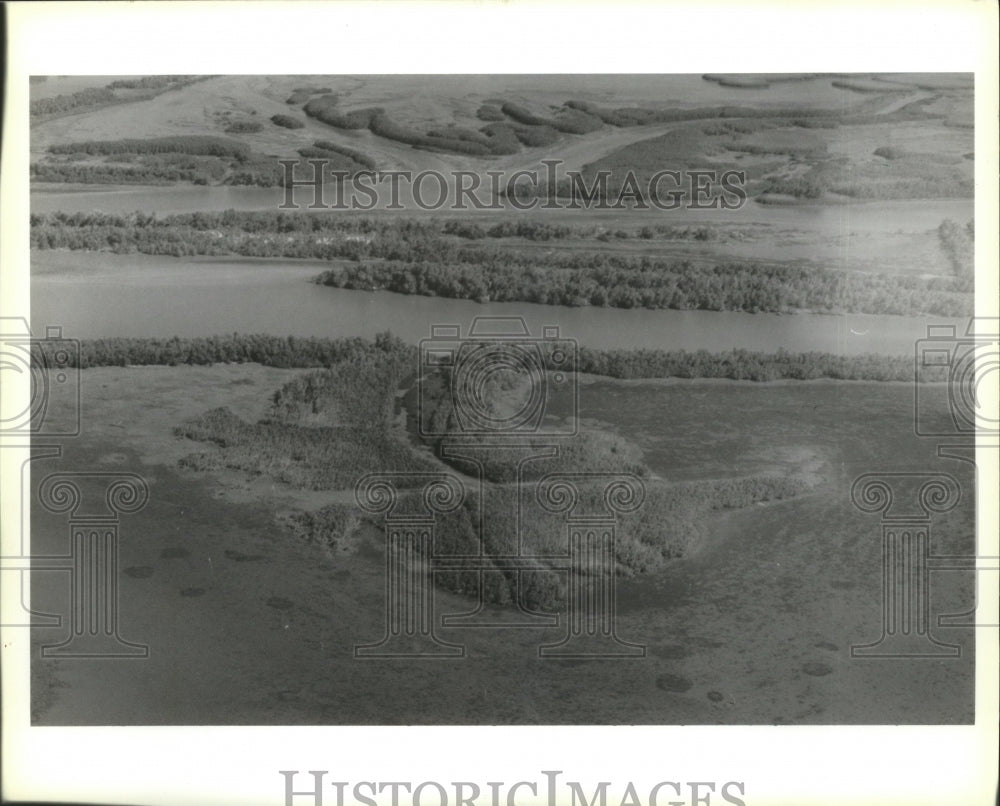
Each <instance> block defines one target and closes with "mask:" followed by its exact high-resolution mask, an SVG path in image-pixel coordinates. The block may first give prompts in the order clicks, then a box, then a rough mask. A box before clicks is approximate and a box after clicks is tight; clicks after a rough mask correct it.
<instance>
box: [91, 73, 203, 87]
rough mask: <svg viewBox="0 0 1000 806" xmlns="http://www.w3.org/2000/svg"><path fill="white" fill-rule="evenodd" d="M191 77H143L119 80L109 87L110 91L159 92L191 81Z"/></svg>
mask: <svg viewBox="0 0 1000 806" xmlns="http://www.w3.org/2000/svg"><path fill="white" fill-rule="evenodd" d="M189 78H190V76H143V77H142V78H119V79H117V80H115V81H112V82H111V83H110V84H108V85H107V87H108V89H109V90H118V89H122V90H159V89H163V88H164V87H169V86H170V85H171V84H177V83H178V82H181V81H184V80H185V79H189Z"/></svg>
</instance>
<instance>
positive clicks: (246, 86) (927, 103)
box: [31, 76, 973, 198]
mask: <svg viewBox="0 0 1000 806" xmlns="http://www.w3.org/2000/svg"><path fill="white" fill-rule="evenodd" d="M564 78H565V77H559V76H552V77H541V78H538V77H536V78H532V77H516V76H493V77H490V76H479V77H436V78H435V79H434V81H433V82H428V80H427V78H426V77H421V76H391V77H372V76H350V77H343V76H341V77H326V78H323V77H317V78H316V79H315V81H314V82H312V83H310V84H303V83H302V77H284V78H282V77H265V76H217V77H211V78H208V79H204V80H199V81H197V82H191V83H185V82H179V83H177V84H176V85H173V84H171V85H168V87H169V91H164V90H163V89H162V88H146V89H130V88H119V89H117V90H115V91H114V92H117V93H118V94H119V95H121V94H123V93H124V94H125V95H128V94H129V93H132V94H133V95H134V96H135V97H134V98H129V102H128V103H119V102H114V103H109V102H108V101H107V100H105V101H104V102H103V103H102V104H101V105H100V106H99V107H98V108H96V109H94V110H93V111H88V108H87V105H86V104H83V105H81V106H80V107H79V110H78V111H77V113H75V114H72V115H70V116H68V117H67V116H65V115H62V116H61V115H55V116H52V117H50V118H48V119H44V120H40V121H39V122H38V123H37V124H36V125H35V126H34V127H33V130H32V144H31V148H32V154H33V159H34V160H36V161H37V162H38V163H39V166H38V170H39V171H41V170H42V169H43V168H45V166H46V165H47V164H48V163H51V162H53V161H55V160H56V158H55V157H54V156H53V155H51V154H48V149H49V147H50V146H53V145H67V144H69V143H72V142H78V141H81V140H111V139H117V138H121V137H127V138H128V137H131V138H147V137H163V136H167V135H191V134H209V133H215V134H223V133H228V134H231V135H234V136H238V137H240V139H241V140H242V141H243V142H244V144H245V145H246V146H247V147H248V148H249V149H251V150H252V151H253V152H254V154H257V155H260V156H261V157H268V158H270V159H272V160H273V159H275V158H278V157H284V158H289V157H294V155H295V154H296V153H297V152H298V150H299V149H301V148H306V147H309V146H310V144H311V142H312V141H314V140H316V139H326V140H328V141H330V142H332V143H335V144H336V146H337V147H338V148H340V149H351V150H354V151H358V152H361V153H363V154H365V155H366V158H367V159H369V160H371V161H372V162H373V163H374V164H376V165H378V166H379V168H380V169H382V170H389V169H410V170H422V169H427V168H437V169H444V168H445V167H451V168H466V169H469V168H471V169H473V170H483V169H485V168H491V169H496V168H506V169H510V170H513V169H516V168H519V167H523V166H526V165H529V166H530V165H533V164H536V163H537V161H538V159H540V158H542V157H552V156H562V157H563V159H564V160H565V161H566V168H567V169H578V168H579V167H581V166H584V165H590V166H592V167H594V168H595V169H596V167H598V166H603V165H605V164H619V165H620V164H621V162H622V159H623V155H622V154H620V153H618V152H619V151H620V149H622V148H623V147H624V148H625V149H630V148H633V146H634V144H636V143H640V144H641V145H640V147H639V150H638V151H635V149H634V148H633V150H632V151H627V152H626V155H625V156H626V157H627V159H628V160H629V161H630V164H629V167H631V168H634V169H636V170H638V171H640V172H646V173H651V172H652V171H654V170H657V169H660V168H663V167H669V166H668V165H667V163H670V162H671V158H673V159H681V158H682V157H683V158H684V159H685V160H686V161H687V162H688V163H689V164H688V165H686V166H685V167H688V168H690V167H692V166H693V165H694V163H695V162H697V163H712V162H713V157H714V156H715V155H718V154H720V153H723V152H725V151H726V150H727V149H729V150H731V152H732V153H731V159H727V160H725V161H719V160H714V161H715V162H717V163H718V164H719V165H720V166H721V165H723V164H726V165H735V166H738V167H741V168H745V169H746V170H747V171H748V173H750V174H751V175H755V176H756V178H757V179H760V180H764V179H767V178H770V179H771V180H778V179H782V178H784V179H787V178H788V177H789V176H794V175H795V174H796V173H798V172H800V171H801V170H802V167H803V163H802V160H803V158H807V163H808V164H812V165H815V164H816V163H817V162H820V163H823V162H826V161H828V160H829V159H830V156H828V155H827V154H826V153H825V152H826V151H830V152H834V151H836V144H838V143H839V144H841V148H840V153H847V154H849V155H850V161H849V164H850V166H854V165H855V164H857V166H859V168H863V167H864V165H865V163H866V161H867V160H868V159H869V154H870V152H869V151H867V150H866V149H864V148H862V145H863V144H864V142H866V138H868V137H869V135H870V134H871V132H872V131H873V130H874V131H875V132H876V133H877V134H878V135H879V137H880V139H881V140H883V141H887V142H888V141H891V140H892V139H893V138H894V137H895V136H896V133H897V131H898V129H897V127H898V126H899V125H900V124H903V125H904V126H906V127H909V128H910V129H914V130H919V131H921V132H923V134H922V136H923V137H925V138H926V139H929V140H933V141H934V143H935V148H938V149H940V148H950V147H951V145H952V144H954V145H956V146H957V147H958V149H959V151H958V153H959V154H963V153H968V152H971V151H972V150H973V149H972V139H971V138H972V132H971V112H972V107H971V91H970V89H969V88H968V87H967V86H966V85H965V84H962V83H958V84H956V83H955V82H954V81H952V82H949V83H947V84H941V83H940V82H937V83H934V82H930V83H928V84H926V85H925V84H920V85H917V84H913V83H907V81H906V79H899V78H898V77H897V78H895V79H893V78H891V77H883V78H872V77H866V76H858V77H854V78H853V79H850V80H846V79H844V78H843V77H841V79H839V81H838V79H836V78H833V77H809V76H806V77H798V78H799V80H791V79H789V80H781V81H774V80H772V81H770V82H767V81H765V82H763V83H761V82H753V81H751V84H750V85H749V86H734V83H735V84H738V83H739V82H734V81H733V80H732V79H724V80H721V81H720V80H707V81H706V80H703V79H701V78H699V77H695V76H692V77H675V78H672V79H671V80H670V81H664V82H660V83H659V84H658V83H657V82H656V81H655V80H654V79H652V78H649V77H647V78H644V79H643V78H637V77H599V79H600V80H595V81H593V82H588V84H587V88H586V89H581V86H580V84H579V82H567V81H565V80H563V79H564ZM751 78H752V77H751ZM716 79H717V77H716ZM927 80H928V81H930V79H927ZM132 83H135V82H132ZM574 83H575V86H573V85H574ZM838 83H839V84H840V85H845V84H846V85H850V86H849V87H848V86H838ZM860 87H864V88H865V89H874V90H878V89H879V88H881V89H882V90H884V91H881V92H880V91H874V92H859V91H858V88H860ZM89 91H92V92H98V91H99V90H89ZM106 92H112V91H111V90H106ZM142 93H146V94H147V95H149V94H150V93H152V94H153V95H152V97H148V98H146V96H145V95H142ZM156 93H162V94H156ZM137 98H138V99H141V98H146V100H136V99H137ZM321 99H326V100H325V101H323V102H322V104H320V105H321V106H323V108H324V109H326V112H325V113H321V112H320V111H319V107H318V106H315V105H316V104H317V103H320V101H321ZM99 100H100V99H97V101H99ZM50 102H51V99H49V100H46V101H42V100H40V101H39V102H38V103H50ZM67 103H69V102H67ZM95 103H96V101H95ZM570 104H571V105H572V106H570ZM915 104H916V105H915ZM311 105H313V106H311ZM484 107H486V108H488V109H490V110H498V111H493V112H489V113H486V114H487V115H488V116H489V117H490V118H493V119H500V120H499V121H498V120H493V122H492V123H488V125H487V126H485V127H484V125H483V124H484V121H483V120H482V119H481V116H480V114H479V112H480V109H482V108H484ZM303 109H304V110H305V112H306V113H307V114H303V113H302V112H303ZM310 109H312V110H313V112H312V113H310ZM585 109H593V110H602V112H601V114H602V115H603V119H602V118H600V117H597V116H595V115H594V114H590V113H588V112H587V111H584V110H585ZM80 110H82V111H80ZM699 110H700V111H699ZM376 113H377V114H376ZM817 113H822V114H817ZM310 115H312V116H310ZM692 116H693V117H696V118H697V117H699V116H703V119H704V120H703V121H701V122H697V123H696V124H694V125H693V126H692V125H691V124H689V123H684V122H683V121H685V120H688V119H689V118H691V117H692ZM720 116H721V117H723V118H727V119H732V121H733V122H734V124H735V125H734V126H732V127H730V128H729V129H726V128H725V127H720V126H719V125H718V119H719V118H720ZM746 116H749V120H746V119H745V118H746ZM275 119H276V120H279V121H284V122H288V121H290V120H295V123H294V126H295V127H296V128H283V127H282V126H283V125H284V123H283V124H282V125H277V126H275V125H262V126H259V127H258V126H256V125H253V124H255V123H259V122H266V121H268V120H275ZM324 119H325V120H326V122H324ZM713 119H715V120H714V122H712V123H711V124H710V125H705V123H704V121H712V120H713ZM740 121H742V122H740ZM838 121H841V122H842V123H844V124H848V125H841V126H837V122H838ZM500 123H502V125H504V126H508V127H509V128H510V131H511V133H513V132H515V131H518V132H519V133H518V135H517V138H514V139H511V138H510V137H507V138H504V144H503V145H500V142H499V139H497V138H494V137H489V136H486V137H484V135H483V130H486V133H487V134H490V131H489V125H493V126H496V125H500ZM637 124H638V125H637ZM803 127H809V128H808V132H809V134H808V135H805V134H804V131H806V129H804V128H803ZM678 128H679V129H680V130H681V131H682V132H697V135H698V137H699V138H700V145H698V144H695V145H693V146H691V147H690V148H687V151H690V153H686V152H685V149H684V148H681V150H680V151H678V145H677V142H675V141H676V139H677V137H678V136H680V137H681V138H682V139H683V135H675V134H673V133H672V131H673V130H674V129H678ZM531 129H535V130H536V131H535V132H533V133H532V132H530V131H529V130H531ZM761 131H763V132H764V134H763V135H760V134H759V132H761ZM755 132H757V133H758V134H755ZM903 136H906V135H903ZM657 137H668V138H673V139H669V140H667V141H662V142H663V144H664V147H666V146H669V148H668V152H669V153H667V154H666V155H664V153H662V151H661V149H660V148H659V147H658V146H652V147H651V146H650V145H649V144H650V143H658V142H660V141H658V140H657ZM755 138H756V139H755ZM803 138H806V139H809V143H810V144H809V146H808V147H804V146H803V145H802V143H801V142H800V141H801V140H802V139H803ZM810 138H811V139H810ZM518 140H520V141H521V142H520V143H519V142H518ZM778 140H785V141H788V142H787V143H786V144H785V145H784V146H783V147H782V148H780V149H777V153H775V148H776V147H775V143H776V142H777V141H778ZM885 144H886V142H881V143H878V145H885ZM414 145H416V146H418V148H413V147H412V146H414ZM845 145H846V148H845ZM522 146H523V147H522ZM875 147H877V145H876V146H875ZM426 149H429V150H426ZM441 152H450V153H448V154H447V156H444V155H443V154H442V153H441ZM650 160H652V161H653V162H650ZM810 161H811V162H810ZM113 167H116V166H114V165H110V166H108V167H107V170H110V169H111V168H113ZM919 167H920V166H919V165H914V166H911V169H910V173H911V174H912V173H917V174H919V171H918V169H919ZM968 169H969V166H967V165H961V164H960V165H958V166H957V170H958V171H959V174H958V176H959V178H960V179H962V180H963V182H960V183H956V181H955V176H954V175H953V173H944V172H943V171H939V172H938V173H937V174H934V175H933V176H926V175H920V176H919V178H921V179H922V180H924V181H926V182H927V183H929V184H928V186H927V187H924V186H922V185H921V186H914V185H912V184H911V185H907V186H905V187H900V186H898V185H891V184H890V186H889V187H884V185H885V183H884V182H881V181H879V180H877V178H876V179H873V178H868V179H866V180H865V183H866V185H872V184H874V185H877V186H878V188H879V189H878V190H877V191H871V195H872V196H873V197H876V198H912V197H914V196H916V195H919V194H924V196H923V197H926V195H928V194H929V195H930V196H932V197H933V196H954V195H956V194H965V195H970V194H971V187H967V186H966V185H967V183H966V182H965V180H967V177H966V173H967V172H968ZM897 170H901V168H900V167H897ZM40 175H41V176H46V175H48V176H50V177H52V178H53V180H54V181H60V180H59V179H57V178H56V177H58V176H59V175H58V174H55V173H54V172H52V171H51V170H48V171H47V172H42V173H41V174H40ZM94 176H95V173H94V171H91V172H89V173H87V174H81V173H79V172H78V174H77V175H76V176H75V178H74V175H73V174H70V173H68V172H66V171H63V174H62V180H61V181H94ZM181 179H182V180H183V179H184V177H181ZM187 181H190V179H188V180H187ZM216 181H217V180H216ZM270 181H274V180H273V179H272V180H270ZM934 185H938V187H937V188H936V189H935V187H934ZM836 186H838V185H837V184H836V183H833V184H831V185H829V186H825V187H824V188H823V189H824V190H825V191H826V190H830V191H832V190H834V188H835V187H836ZM839 186H840V187H841V188H842V187H843V185H842V184H841V185H839ZM767 187H768V184H767V182H766V181H760V182H758V183H757V184H756V185H755V188H756V192H766V191H767ZM774 192H776V193H777V192H780V191H774Z"/></svg>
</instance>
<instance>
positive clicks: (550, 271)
mask: <svg viewBox="0 0 1000 806" xmlns="http://www.w3.org/2000/svg"><path fill="white" fill-rule="evenodd" d="M31 224H32V228H31V244H32V246H33V247H36V248H64V247H68V248H71V249H92V250H93V249H104V250H113V251H117V252H136V251H137V252H142V253H145V254H170V255H190V254H206V255H221V254H239V255H243V256H247V257H290V258H318V259H347V260H353V261H359V263H357V264H356V265H349V266H341V267H337V268H334V269H332V270H331V271H329V272H327V273H325V274H324V275H322V276H321V277H320V278H319V279H318V282H321V283H323V284H326V285H331V286H335V287H342V288H352V289H364V290H373V289H385V290H389V291H395V292H397V293H405V294H423V295H430V296H443V297H452V298H459V299H474V300H481V301H486V300H492V301H511V302H513V301H520V302H534V303H541V304H550V305H574V306H576V305H594V306H608V307H621V308H635V307H647V308H679V309H703V310H718V311H723V310H729V311H751V312H755V311H772V312H785V311H795V310H802V309H805V310H819V311H852V312H857V313H874V314H900V315H915V314H931V315H939V316H965V315H969V314H970V313H971V311H972V296H971V294H969V293H968V292H967V289H964V288H963V287H962V286H961V285H960V284H958V283H957V282H956V281H955V280H952V279H946V278H939V279H927V278H923V277H916V276H897V275H876V274H864V273H855V272H838V271H831V270H825V269H819V268H806V267H799V266H785V265H771V264H762V263H726V264H721V263H720V264H718V265H715V266H710V267H706V266H696V265H694V264H692V263H690V262H688V261H684V260H677V259H670V258H657V257H650V256H636V255H632V254H629V253H624V252H615V251H606V250H584V249H573V250H555V251H553V252H551V253H550V254H547V255H546V256H545V257H544V265H540V264H539V256H538V253H537V251H535V250H533V249H529V248H518V247H516V246H508V245H506V244H505V245H502V246H486V245H483V244H479V243H468V242H464V243H463V241H462V240H459V239H455V238H450V237H447V236H446V235H444V234H442V232H441V228H443V227H444V226H445V224H444V222H440V223H434V222H429V223H425V222H419V221H399V222H391V223H386V222H384V221H383V222H382V223H376V221H375V220H374V219H371V218H357V219H345V220H344V223H343V224H339V223H334V220H333V219H331V218H329V217H320V216H302V215H293V214H283V215H282V214H278V213H240V212H233V211H229V212H226V213H192V214H186V215H178V216H167V217H164V218H155V217H151V216H150V217H143V218H136V217H135V216H132V217H127V216H124V217H123V216H102V215H100V214H86V213H79V214H72V215H66V214H51V215H46V216H32V217H31ZM498 226H500V227H501V228H500V229H499V230H495V234H496V235H497V236H498V237H504V236H507V235H514V236H519V237H524V238H532V237H536V236H537V237H545V236H546V235H548V236H551V237H559V236H560V235H561V234H564V233H562V232H560V231H559V229H558V228H553V229H551V230H549V231H547V232H546V231H545V230H544V229H539V228H537V226H535V227H527V226H526V229H524V230H521V229H520V225H519V224H517V223H514V222H511V223H509V224H506V225H498ZM507 227H511V228H512V229H507ZM352 228H353V229H352ZM319 232H334V233H336V232H340V233H344V234H346V233H348V232H364V233H366V234H368V235H369V236H370V237H365V238H347V237H340V238H334V237H321V238H317V237H316V234H317V233H319ZM705 232H706V234H705V237H708V236H709V235H710V234H711V232H712V231H711V230H706V231H705ZM275 234H280V235H281V236H282V237H274V235H275ZM622 234H623V235H624V236H626V237H627V236H628V233H627V232H624V231H623V233H622ZM640 234H641V233H640ZM646 234H649V233H646ZM674 234H679V235H682V236H684V237H691V238H694V239H699V238H701V234H700V233H699V232H698V231H691V232H690V233H686V234H685V233H674ZM664 235H665V237H670V236H671V233H670V232H666V233H664ZM368 260H377V261H378V262H361V261H368Z"/></svg>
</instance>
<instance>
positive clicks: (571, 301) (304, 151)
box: [4, 73, 996, 802]
mask: <svg viewBox="0 0 1000 806" xmlns="http://www.w3.org/2000/svg"><path fill="white" fill-rule="evenodd" d="M29 89H30V166H29V170H30V296H31V309H30V339H31V340H30V350H29V352H30V354H31V357H30V361H28V363H29V364H30V371H31V373H32V374H33V376H34V377H35V378H36V381H37V388H38V390H40V393H39V394H38V395H37V398H36V399H33V400H32V403H31V405H32V408H31V409H30V410H29V411H27V416H26V419H25V422H24V423H23V425H24V429H25V430H26V431H27V432H30V433H31V455H30V459H26V460H25V463H24V465H23V481H24V484H25V490H24V496H25V498H26V499H27V498H30V500H31V502H32V505H31V507H30V518H26V519H25V523H24V524H23V528H24V529H25V530H26V533H27V531H29V530H30V535H31V557H32V562H31V565H30V568H31V572H30V575H29V576H30V590H31V597H30V612H29V611H28V610H27V609H26V610H25V612H24V613H23V617H24V623H26V624H30V636H31V661H30V664H31V667H30V695H31V696H30V715H31V722H32V725H35V726H101V725H128V726H166V725H170V726H174V725H176V726H201V725H286V726H306V725H326V726H342V725H448V726H456V725H473V726H474V725H602V726H603V725H727V726H735V725H838V726H849V725H970V724H973V723H974V722H975V711H976V697H975V693H976V692H975V669H976V631H975V629H973V628H974V626H975V625H974V620H973V615H972V614H973V611H974V610H975V607H976V585H975V582H976V580H975V574H974V573H969V571H970V569H971V570H973V571H974V570H975V555H976V550H977V546H976V522H977V501H976V488H975V478H976V465H975V455H974V450H973V447H972V446H973V440H974V437H975V433H976V429H977V427H979V425H980V423H981V412H980V410H979V408H978V403H977V398H976V388H975V380H974V377H973V375H974V372H973V369H974V367H975V363H976V361H977V360H978V359H981V357H982V355H983V354H984V350H992V351H993V352H992V353H990V354H991V355H994V356H995V354H996V352H995V351H996V347H995V340H996V333H995V332H992V333H991V331H990V325H989V323H988V322H982V321H979V320H977V319H976V318H975V313H976V311H975V305H974V302H975V298H974V261H973V255H974V249H975V228H974V223H973V219H974V196H975V185H974V167H975V156H976V155H975V153H974V128H973V98H974V82H973V74H971V73H762V74H751V73H732V74H724V73H705V74H703V73H690V74H663V75H656V74H642V75H627V74H623V75H618V74H615V75H612V74H603V73H602V74H592V75H587V74H572V75H569V74H567V75H560V74H544V75H543V74H517V75H515V74H476V73H468V74H448V75H420V74H414V75H394V74H386V75H365V74H357V75H351V74H337V75H246V74H234V75H162V74H157V75H32V76H30V80H29ZM25 197H26V198H27V197H28V194H27V193H26V194H25ZM28 214H29V211H25V215H26V216H27V215H28ZM26 325H27V323H25V327H26ZM13 327H14V324H13V323H11V324H8V323H7V322H6V320H5V328H6V329H7V332H5V334H4V336H5V337H7V336H18V337H23V338H27V337H28V336H29V334H28V333H27V331H26V330H25V331H24V332H18V333H12V332H11V329H12V328H13ZM993 327H994V328H995V323H994V326H993ZM991 345H992V346H991ZM994 377H995V376H994ZM5 422H6V420H5ZM993 427H994V428H995V422H994V424H993ZM713 802H715V801H713Z"/></svg>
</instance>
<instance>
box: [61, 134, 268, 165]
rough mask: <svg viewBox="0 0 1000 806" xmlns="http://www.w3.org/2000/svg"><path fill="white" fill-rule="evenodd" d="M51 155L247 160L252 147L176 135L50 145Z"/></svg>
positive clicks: (209, 138) (223, 140)
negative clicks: (125, 155) (158, 156)
mask: <svg viewBox="0 0 1000 806" xmlns="http://www.w3.org/2000/svg"><path fill="white" fill-rule="evenodd" d="M48 150H49V153H51V154H92V155H93V154H96V155H101V156H108V155H117V154H191V155H200V156H211V157H226V158H232V159H235V160H238V161H241V162H242V161H244V160H246V159H247V158H248V157H249V156H250V147H249V146H247V145H244V144H243V143H241V142H239V141H238V140H230V139H228V138H225V137H213V136H211V135H205V134H187V135H181V134H179V135H173V136H171V137H148V138H144V139H139V138H128V139H124V140H86V141H83V142H79V143H63V144H59V145H51V146H49V149H48Z"/></svg>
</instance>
